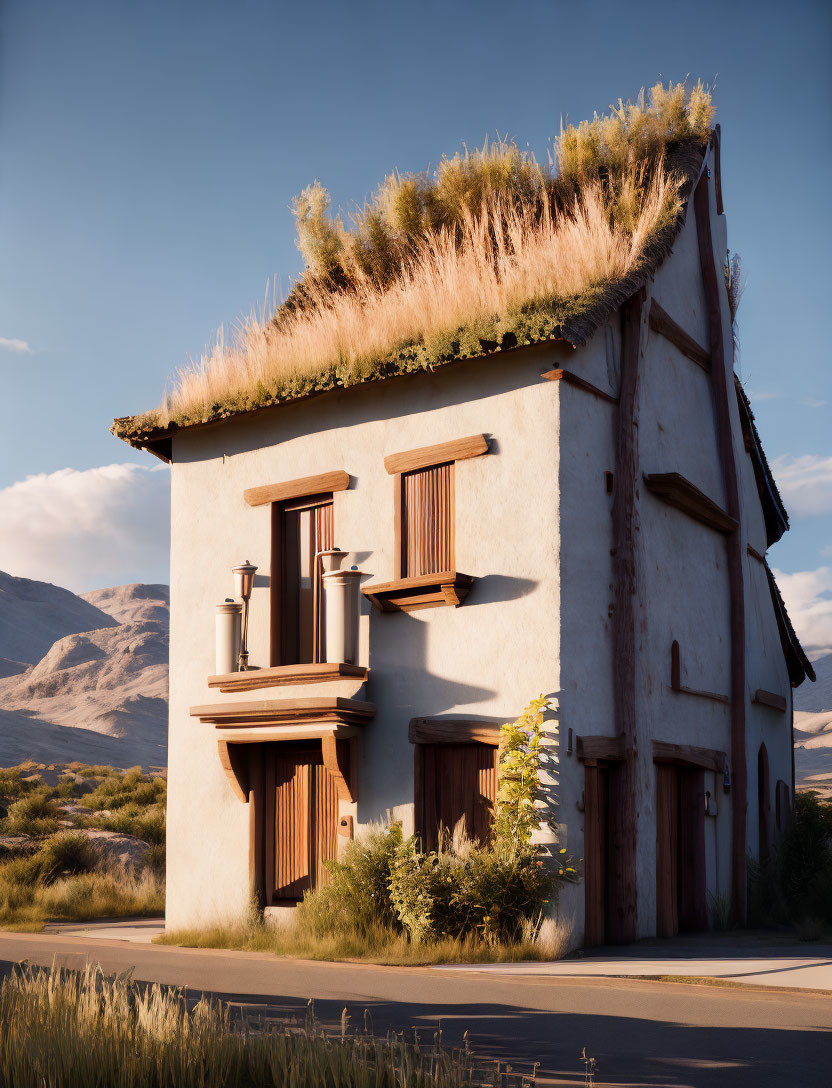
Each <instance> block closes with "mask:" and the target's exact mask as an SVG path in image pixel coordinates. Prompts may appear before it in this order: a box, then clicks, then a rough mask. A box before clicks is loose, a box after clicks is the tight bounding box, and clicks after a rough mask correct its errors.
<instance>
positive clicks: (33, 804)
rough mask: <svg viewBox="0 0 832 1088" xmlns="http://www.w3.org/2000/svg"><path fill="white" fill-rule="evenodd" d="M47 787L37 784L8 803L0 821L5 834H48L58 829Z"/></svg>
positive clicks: (55, 812) (55, 813)
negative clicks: (4, 816)
mask: <svg viewBox="0 0 832 1088" xmlns="http://www.w3.org/2000/svg"><path fill="white" fill-rule="evenodd" d="M51 794H52V791H51V790H50V789H49V787H43V786H39V787H38V788H37V789H35V790H33V791H32V792H31V793H26V794H24V795H23V796H22V797H21V798H20V799H19V800H17V801H15V802H14V803H13V804H11V805H9V809H8V815H7V816H6V818H5V819H4V820H2V821H0V828H1V829H2V832H3V834H5V835H50V834H52V833H53V832H55V831H57V830H58V820H57V815H58V813H57V808H56V807H55V802H54V800H53V799H52V796H51Z"/></svg>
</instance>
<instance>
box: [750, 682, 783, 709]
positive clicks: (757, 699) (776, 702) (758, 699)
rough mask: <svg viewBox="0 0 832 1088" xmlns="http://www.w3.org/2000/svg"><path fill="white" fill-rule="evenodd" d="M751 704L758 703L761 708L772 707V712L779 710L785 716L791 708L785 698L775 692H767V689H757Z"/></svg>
mask: <svg viewBox="0 0 832 1088" xmlns="http://www.w3.org/2000/svg"><path fill="white" fill-rule="evenodd" d="M751 702H752V703H758V704H759V705H760V706H768V707H771V709H772V710H779V711H780V713H781V714H785V713H786V710H787V709H788V706H789V704H788V703H787V702H786V699H785V697H784V696H782V695H778V694H777V693H776V692H774V691H766V690H765V688H757V690H756V691H755V692H754V698H753V699H752V700H751Z"/></svg>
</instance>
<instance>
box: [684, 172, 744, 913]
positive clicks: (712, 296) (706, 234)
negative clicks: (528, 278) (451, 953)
mask: <svg viewBox="0 0 832 1088" xmlns="http://www.w3.org/2000/svg"><path fill="white" fill-rule="evenodd" d="M693 206H694V209H695V211H696V236H697V240H698V243H699V263H700V266H701V269H702V284H703V286H704V289H705V303H706V305H707V308H708V326H709V330H710V349H711V360H712V364H713V365H712V367H711V384H712V389H713V398H714V409H715V412H716V424H717V436H718V440H719V452H720V458H721V461H722V476H723V481H724V485H725V508H726V512H727V513H728V514H729V515H730V516H731V517H732V518H734V519H735V520H736V521H737V523H739V520H740V495H739V483H738V480H737V463H736V459H735V457H734V442H733V432H732V428H731V414H730V407H729V403H730V402H729V392H732V391H733V380H732V382H731V385H730V387H729V375H728V372H727V370H726V365H725V344H724V338H723V335H722V309H721V306H720V292H719V279H718V274H717V267H716V264H715V262H714V250H713V239H712V237H711V206H710V195H709V192H708V175H707V171H706V172H704V173H703V174H702V177H701V178H700V179H699V183H698V184H697V186H696V190H695V192H694V195H693ZM732 370H733V368H732ZM742 561H743V553H742V528H741V526H740V525H739V524H738V525H737V528H735V529H734V530H733V532H731V533H730V534H729V536H728V582H729V592H730V603H731V779H732V786H731V791H732V797H731V812H732V817H733V819H732V827H731V855H732V857H731V897H732V906H733V913H734V920H735V921H736V922H739V923H740V924H741V923H743V922H744V921H745V917H746V889H745V847H746V841H745V840H746V820H747V818H748V816H747V811H746V810H747V808H748V769H747V764H746V751H745V595H744V594H745V591H744V586H743V567H742Z"/></svg>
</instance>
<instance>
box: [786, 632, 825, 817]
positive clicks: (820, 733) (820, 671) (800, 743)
mask: <svg viewBox="0 0 832 1088" xmlns="http://www.w3.org/2000/svg"><path fill="white" fill-rule="evenodd" d="M812 664H813V665H814V668H815V674H816V675H817V680H816V682H815V683H814V684H810V683H809V682H808V681H806V682H804V683H802V684H801V685H800V687H799V688H797V690H796V691H795V693H794V769H795V779H796V781H797V784H798V786H802V787H803V788H805V789H814V790H817V791H818V792H820V793H822V794H823V795H824V796H832V653H830V654H824V655H823V657H819V658H818V659H817V661H814V662H813V663H812Z"/></svg>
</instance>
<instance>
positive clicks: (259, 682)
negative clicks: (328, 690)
mask: <svg viewBox="0 0 832 1088" xmlns="http://www.w3.org/2000/svg"><path fill="white" fill-rule="evenodd" d="M368 672H369V670H368V669H365V668H364V667H363V666H362V665H348V664H346V663H345V662H338V663H332V662H329V661H313V662H309V663H307V664H305V665H275V666H273V667H272V668H269V669H250V670H249V671H248V672H229V673H224V674H222V675H220V676H209V677H208V687H209V688H219V690H220V691H226V692H228V691H254V690H255V689H257V688H277V687H283V686H284V685H287V684H326V683H330V682H332V681H335V680H344V679H357V680H358V679H360V680H362V681H364V680H366V679H367V675H368Z"/></svg>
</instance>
